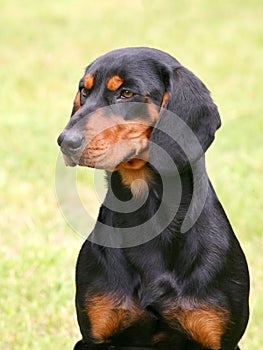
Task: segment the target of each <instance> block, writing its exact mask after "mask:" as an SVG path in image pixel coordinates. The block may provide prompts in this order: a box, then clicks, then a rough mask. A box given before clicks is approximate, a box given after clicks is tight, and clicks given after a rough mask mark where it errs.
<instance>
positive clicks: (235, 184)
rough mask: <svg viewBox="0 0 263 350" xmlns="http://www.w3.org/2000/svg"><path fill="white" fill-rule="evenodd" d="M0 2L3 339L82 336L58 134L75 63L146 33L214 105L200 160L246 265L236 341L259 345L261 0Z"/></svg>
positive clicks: (76, 74)
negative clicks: (58, 171)
mask: <svg viewBox="0 0 263 350" xmlns="http://www.w3.org/2000/svg"><path fill="white" fill-rule="evenodd" d="M0 8H1V11H0V43H1V46H0V62H1V69H0V82H1V86H0V100H1V103H0V113H1V129H0V130H1V137H0V149H1V152H0V162H1V168H0V191H1V196H0V208H1V215H0V231H1V236H0V240H1V242H0V243H1V244H0V252H1V261H0V273H1V279H0V312H1V317H0V348H1V349H4V350H11V349H12V350H24V349H31V348H34V349H37V350H41V349H43V350H44V349H45V350H46V349H66V348H67V349H71V346H72V344H73V343H74V342H75V341H76V340H77V339H78V337H79V331H78V327H77V324H76V319H75V311H74V264H75V260H76V257H77V252H78V250H79V247H80V245H81V242H82V239H81V237H79V236H78V235H77V234H76V233H74V232H73V231H72V230H71V228H70V227H69V226H68V225H67V223H66V222H65V221H64V219H63V217H62V215H61V213H60V211H59V208H58V205H57V201H56V195H55V190H54V174H55V166H56V159H57V155H58V148H57V146H56V137H57V135H58V134H59V132H60V131H61V129H62V128H63V126H64V125H65V122H66V120H67V118H68V117H69V114H70V110H71V106H72V100H73V97H74V94H75V92H76V88H77V83H78V79H79V78H80V76H81V74H82V72H83V70H84V67H85V66H86V65H87V64H88V63H89V62H90V61H91V60H93V59H94V58H96V57H97V56H98V55H100V54H102V53H104V52H106V51H108V50H111V49H114V48H117V47H123V46H137V45H144V46H151V47H156V48H160V49H163V50H165V51H168V52H170V53H171V54H172V55H174V56H175V57H177V58H178V59H179V60H180V61H181V62H182V63H183V64H184V65H186V66H187V67H188V68H190V69H191V70H193V71H194V72H195V73H196V74H197V75H198V76H199V77H200V78H201V79H202V80H203V81H204V82H205V83H206V84H207V85H208V87H209V89H210V90H211V91H212V92H213V98H214V99H215V101H216V103H217V104H218V106H219V109H220V112H221V116H222V120H223V127H222V128H221V130H220V131H219V132H218V134H217V139H216V142H215V143H214V145H213V146H212V147H211V149H210V150H209V152H208V169H209V173H210V175H211V178H212V181H213V183H214V185H215V187H216V190H217V193H218V195H219V197H220V199H221V201H222V203H223V205H224V207H225V209H226V211H227V213H228V216H229V218H230V220H231V223H232V225H233V227H234V229H235V231H236V233H237V236H238V238H239V240H240V242H241V244H242V246H243V248H244V250H245V253H246V255H247V258H248V262H249V266H250V272H251V285H252V288H251V320H250V324H249V327H248V329H247V332H246V334H245V336H244V338H243V340H242V346H243V348H244V349H249V350H255V349H263V341H262V334H261V333H262V331H260V330H262V329H263V306H262V305H263V288H262V285H263V283H262V281H263V270H262V266H263V256H262V252H261V250H262V246H263V235H262V210H263V187H262V170H263V169H262V154H263V143H262V132H263V120H262V113H263V104H262V98H261V89H262V87H261V85H262V80H263V76H262V72H263V60H262V56H263V55H262V54H263V27H262V13H263V3H262V1H261V0H251V1H249V2H248V1H245V0H242V1H241V0H236V1H232V2H230V1H221V2H217V1H210V0H196V1H195V0H190V1H189V0H188V1H186V0H182V1H173V0H170V1H168V0H166V1H157V0H152V1H150V0H141V1H140V0H134V1H131V2H123V1H120V0H112V1H106V0H105V1H103V0H102V1H97V2H94V1H89V0H86V1H84V0H80V1H73V0H62V1H51V0H46V1H39V2H36V1H33V0H14V1H7V0H0ZM80 177H81V183H80V186H81V188H84V185H85V184H84V183H83V178H84V177H85V173H84V174H81V176H80ZM90 179H91V176H90V175H89V176H87V185H88V186H91V184H90ZM88 188H89V187H88ZM85 193H86V192H85ZM87 196H89V191H87ZM90 203H91V205H92V208H93V210H94V208H95V206H96V203H95V201H94V200H93V199H92V198H91V199H90Z"/></svg>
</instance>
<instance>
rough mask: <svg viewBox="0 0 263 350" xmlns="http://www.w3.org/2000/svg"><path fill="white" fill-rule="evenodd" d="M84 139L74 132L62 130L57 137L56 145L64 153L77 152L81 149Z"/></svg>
mask: <svg viewBox="0 0 263 350" xmlns="http://www.w3.org/2000/svg"><path fill="white" fill-rule="evenodd" d="M84 141H85V137H84V136H83V135H81V134H80V133H76V132H63V133H62V134H60V135H59V137H58V139H57V142H58V145H59V146H60V147H61V150H62V152H63V153H65V154H72V153H73V154H74V153H77V152H78V151H79V150H80V149H81V147H82V145H83V143H84Z"/></svg>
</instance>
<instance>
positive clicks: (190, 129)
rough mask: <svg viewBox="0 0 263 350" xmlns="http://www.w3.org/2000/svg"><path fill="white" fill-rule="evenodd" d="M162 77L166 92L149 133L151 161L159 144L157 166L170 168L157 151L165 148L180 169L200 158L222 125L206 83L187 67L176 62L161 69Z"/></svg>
mask: <svg viewBox="0 0 263 350" xmlns="http://www.w3.org/2000/svg"><path fill="white" fill-rule="evenodd" d="M162 79H163V82H164V85H165V88H166V93H165V95H164V101H163V103H162V109H161V113H160V117H159V119H158V121H157V123H156V126H155V128H154V130H153V132H152V135H151V146H150V161H151V157H153V156H154V154H155V152H156V148H159V152H158V151H157V153H159V156H158V158H159V161H158V165H159V167H160V168H161V169H162V170H163V171H164V172H166V171H168V172H169V168H170V167H169V166H168V165H167V164H166V163H167V159H166V161H165V158H167V157H164V156H161V154H160V152H161V153H163V151H165V152H166V153H168V154H169V158H171V159H172V161H173V162H174V164H175V165H176V167H177V169H178V170H179V171H181V170H183V168H185V166H187V165H189V162H195V161H196V160H197V159H199V158H200V157H201V156H202V155H203V154H204V152H205V151H206V150H207V148H208V147H209V146H210V144H211V143H212V142H213V140H214V137H215V132H216V130H217V129H218V128H219V127H220V125H221V122H220V116H219V113H218V110H217V107H216V105H215V104H214V102H213V100H212V98H211V96H210V93H209V91H208V90H207V88H206V87H205V85H204V84H203V83H202V82H201V81H200V79H198V78H197V77H196V76H195V75H194V74H193V73H192V72H190V71H189V70H188V69H186V68H184V67H182V66H180V65H178V67H176V68H174V69H166V70H163V72H162ZM154 144H155V145H157V146H158V147H154ZM153 148H155V150H154V151H153ZM151 149H152V152H151ZM160 149H162V150H163V151H161V150H160ZM155 157H156V155H155ZM162 163H163V164H162ZM166 168H167V169H166Z"/></svg>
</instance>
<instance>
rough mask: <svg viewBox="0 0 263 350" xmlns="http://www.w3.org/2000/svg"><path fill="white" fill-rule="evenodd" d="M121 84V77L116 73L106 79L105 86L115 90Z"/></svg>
mask: <svg viewBox="0 0 263 350" xmlns="http://www.w3.org/2000/svg"><path fill="white" fill-rule="evenodd" d="M122 84H123V79H122V78H121V77H119V76H118V75H114V76H113V77H111V78H110V79H109V80H108V82H107V84H106V87H107V89H109V90H111V91H116V90H118V89H119V87H121V85H122Z"/></svg>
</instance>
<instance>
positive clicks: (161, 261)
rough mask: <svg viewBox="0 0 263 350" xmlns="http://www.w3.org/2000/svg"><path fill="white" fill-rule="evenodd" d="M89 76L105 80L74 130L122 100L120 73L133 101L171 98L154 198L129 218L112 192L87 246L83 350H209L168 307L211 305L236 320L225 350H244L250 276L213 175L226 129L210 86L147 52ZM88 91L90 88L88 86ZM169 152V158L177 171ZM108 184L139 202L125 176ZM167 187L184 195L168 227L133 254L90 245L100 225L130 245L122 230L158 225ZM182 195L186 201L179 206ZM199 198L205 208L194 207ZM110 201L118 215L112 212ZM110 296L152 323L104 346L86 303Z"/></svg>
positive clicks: (168, 204)
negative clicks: (211, 159)
mask: <svg viewBox="0 0 263 350" xmlns="http://www.w3.org/2000/svg"><path fill="white" fill-rule="evenodd" d="M87 73H89V74H95V75H96V82H95V85H94V87H93V91H92V93H91V94H90V96H89V97H88V98H87V99H83V98H82V101H81V107H80V109H79V110H74V111H73V115H72V118H71V120H70V122H69V124H68V125H67V127H66V132H70V130H71V128H72V127H73V125H75V124H76V123H77V122H79V121H81V118H83V117H84V116H86V115H88V114H89V113H91V112H94V111H96V110H97V109H98V108H99V107H103V106H107V105H111V104H116V103H118V101H117V100H116V96H114V95H113V94H109V93H107V91H105V89H104V86H105V82H106V81H107V79H108V78H109V77H110V76H112V75H119V76H121V77H123V79H124V81H126V85H127V86H125V87H127V88H129V89H131V90H133V91H136V92H137V93H138V94H137V95H136V96H134V97H133V98H132V102H141V101H143V97H145V96H147V97H149V98H151V100H152V101H153V102H154V103H155V104H156V105H158V106H161V104H162V99H163V96H164V93H165V92H168V94H169V99H168V101H167V103H166V105H165V109H163V110H162V111H161V115H160V117H159V119H158V122H157V124H156V128H155V129H154V130H153V132H152V134H151V141H152V144H151V145H150V156H149V164H148V165H147V166H148V168H149V170H150V172H151V174H152V179H153V180H152V181H150V183H149V193H148V197H147V200H146V201H145V203H143V204H142V205H141V206H140V208H139V209H136V210H135V211H133V212H132V213H121V210H119V209H121V204H119V202H118V203H115V199H114V196H113V193H112V192H111V191H109V192H108V194H107V196H106V198H105V203H104V204H102V206H101V209H100V212H99V216H98V223H97V225H96V227H95V229H94V231H93V232H92V234H91V236H90V239H88V240H86V241H85V243H84V245H83V247H82V248H81V251H80V254H79V258H78V262H77V272H76V287H77V294H76V307H77V314H78V322H79V325H80V330H81V334H82V341H80V342H78V343H77V344H76V346H75V348H74V349H75V350H84V349H89V350H90V349H122V350H136V349H138V350H139V349H140V350H143V349H145V350H147V349H148V350H150V349H159V350H161V349H174V350H186V349H193V350H194V349H196V350H197V349H204V348H205V347H204V344H203V345H201V344H200V343H199V341H198V340H197V338H195V339H193V338H192V337H191V334H189V333H188V332H187V331H185V330H184V329H182V327H181V326H180V325H179V324H177V326H174V323H169V322H167V319H166V318H165V316H164V315H165V310H167V309H169V308H170V307H171V305H173V303H174V302H175V301H177V302H178V303H179V304H180V307H182V308H183V309H186V310H187V309H189V308H190V309H195V308H196V309H198V308H199V307H201V308H202V306H200V305H203V304H205V305H207V306H208V307H216V308H219V309H223V310H226V312H227V314H228V317H227V321H226V327H225V329H224V332H223V334H222V336H221V341H220V349H222V350H234V349H239V348H238V342H239V340H240V338H241V337H242V335H243V333H244V330H245V328H246V325H247V321H248V293H249V276H248V269H247V264H246V260H245V257H244V254H243V252H242V250H241V248H240V245H239V243H238V241H237V239H236V237H235V235H234V233H233V231H232V228H231V226H230V223H229V221H228V219H227V217H226V214H225V212H224V210H223V208H222V206H221V204H220V202H219V200H218V198H217V196H216V194H215V191H214V189H213V187H212V185H211V183H210V181H209V179H208V176H207V173H206V169H205V159H204V154H203V152H205V151H206V150H207V148H208V147H209V146H210V144H211V143H212V141H213V139H214V135H215V131H216V130H217V129H218V128H219V126H220V117H219V114H218V110H217V107H216V105H215V104H214V102H213V101H212V99H211V97H210V94H209V92H208V90H207V88H206V87H205V86H204V84H203V83H202V82H201V81H200V80H199V79H198V78H197V77H196V76H195V75H194V74H193V73H191V72H190V71H189V70H187V69H186V68H184V67H183V66H181V64H180V63H179V62H178V61H176V60H175V59H174V58H173V57H171V56H170V55H168V54H166V53H163V52H161V51H158V50H154V49H148V48H128V49H120V50H115V51H112V52H110V53H108V54H106V55H104V56H102V57H100V58H98V59H97V60H96V61H95V62H93V63H92V64H91V65H90V66H89V67H88V68H87V70H86V74H87ZM131 77H132V79H131ZM82 84H83V83H82V81H81V83H80V88H81V87H82ZM169 111H171V112H173V113H175V114H176V115H177V116H178V117H179V118H180V120H182V121H183V122H184V123H185V124H186V125H187V126H188V127H189V128H190V129H191V130H192V131H193V133H194V135H195V137H193V138H192V139H189V138H185V135H186V134H185V132H184V130H183V129H184V125H185V124H183V125H182V126H180V125H179V124H178V123H177V122H176V119H173V117H172V116H170V115H169ZM80 132H81V130H80ZM168 133H170V135H168ZM175 136H176V137H175ZM63 137H65V132H64V134H63V136H60V139H59V143H60V144H61V143H62V139H63ZM155 145H158V146H160V148H159V147H155ZM160 149H163V150H165V152H166V153H167V154H169V155H170V157H171V159H172V160H173V162H174V164H175V165H176V168H177V170H178V173H175V172H174V170H173V167H171V166H170V163H169V159H168V158H169V157H168V158H166V157H164V156H163V155H162V153H160V152H161V151H160ZM155 165H156V166H155ZM194 176H197V180H198V181H199V182H198V183H199V184H200V188H201V190H200V191H199V192H198V189H197V192H195V191H196V188H194V183H195V181H196V179H194ZM107 179H108V182H109V187H111V188H112V190H113V192H114V195H116V197H117V198H118V199H120V200H121V201H122V202H123V203H124V202H125V203H126V202H127V201H129V200H130V199H131V198H132V193H131V190H130V189H129V188H127V187H126V186H124V185H123V184H122V182H121V175H120V174H119V172H118V171H115V172H113V173H112V174H111V173H107ZM230 181H231V179H230ZM164 183H168V184H169V185H171V188H173V189H174V191H175V192H174V193H175V195H174V194H173V195H171V196H170V197H169V196H168V199H167V198H165V199H164V201H165V203H164V207H163V208H162V209H161V214H160V215H161V217H162V221H163V220H166V216H167V225H166V227H165V228H164V229H163V230H162V232H161V233H160V234H159V235H157V236H156V237H155V238H153V239H151V240H150V241H148V242H145V243H144V244H141V245H138V246H134V247H132V246H130V247H127V248H111V247H107V246H101V245H98V244H96V243H92V242H91V241H92V237H93V238H95V237H97V236H98V235H103V232H102V231H103V229H102V228H101V227H100V225H99V223H100V222H101V223H104V224H106V225H108V226H110V227H115V228H116V231H118V232H119V233H120V234H119V235H117V237H113V238H112V239H113V240H115V243H116V242H118V240H121V239H122V238H121V237H122V236H121V234H122V231H121V229H122V228H129V227H135V226H137V225H140V224H142V223H144V222H145V221H147V220H148V219H150V218H152V217H153V215H154V214H155V213H156V211H157V210H158V209H159V208H160V205H161V202H162V200H163V197H162V196H163V184H164ZM195 186H196V183H195ZM198 186H199V185H198ZM198 186H197V187H198ZM202 188H205V191H202ZM177 191H178V193H179V192H180V191H181V194H182V195H181V196H180V200H179V201H178V198H177V196H176V193H177ZM195 195H196V196H197V197H196V200H197V202H194V203H192V199H193V198H194V196H195ZM199 196H201V197H202V196H203V197H202V198H201V197H199ZM199 199H200V200H203V201H204V205H203V207H202V210H201V212H198V208H197V207H198V200H199ZM176 202H178V203H177V206H178V210H177V212H176V211H175V212H174V213H172V219H170V218H171V213H170V212H169V211H171V208H173V206H174V203H176ZM108 203H111V204H112V205H113V208H115V210H114V209H112V207H111V209H109V208H108V205H107V204H108ZM118 206H120V207H118ZM196 215H197V217H195V216H196ZM159 224H160V223H159V222H158V218H157V219H156V221H155V225H154V226H153V227H152V230H153V231H154V230H158V228H159V226H158V225H159ZM123 234H124V233H123ZM138 234H139V235H140V234H141V232H138ZM107 245H108V244H107ZM120 246H121V244H120ZM108 294H109V295H111V294H114V295H115V296H116V299H118V300H119V302H120V304H121V302H122V301H123V300H126V299H125V298H128V299H131V300H134V301H135V302H136V304H137V305H138V306H139V308H140V309H141V310H143V311H144V312H145V316H144V319H143V320H140V321H138V322H134V323H132V324H130V325H129V327H127V328H125V327H124V329H119V330H117V331H116V332H115V333H114V334H112V335H111V337H110V338H109V339H108V343H104V344H98V341H97V340H96V339H94V336H93V334H92V331H91V324H90V320H89V317H88V312H87V308H88V306H87V300H88V299H89V297H93V296H94V295H99V296H101V295H108ZM118 300H116V303H118ZM188 303H190V304H188ZM105 317H106V316H105ZM159 332H161V333H163V334H164V335H165V337H164V339H163V340H160V341H159V342H156V343H153V342H152V337H153V336H154V335H156V334H157V333H159ZM200 332H202V330H201V329H200ZM213 349H214V350H219V348H213Z"/></svg>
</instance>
